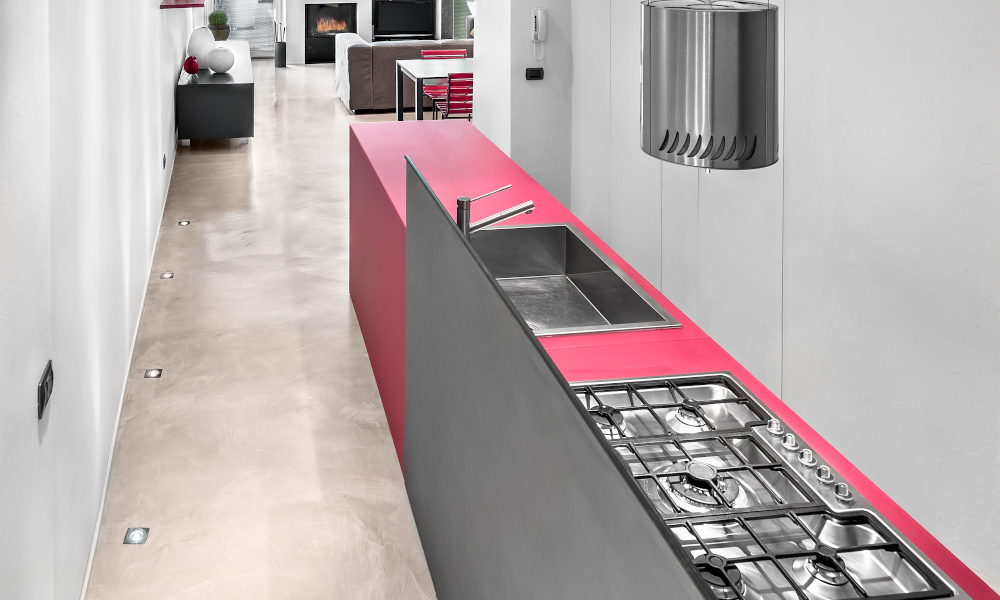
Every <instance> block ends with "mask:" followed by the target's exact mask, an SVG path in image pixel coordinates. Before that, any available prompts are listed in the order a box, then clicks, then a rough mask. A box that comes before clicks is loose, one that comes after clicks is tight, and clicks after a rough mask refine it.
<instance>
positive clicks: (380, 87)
mask: <svg viewBox="0 0 1000 600" xmlns="http://www.w3.org/2000/svg"><path fill="white" fill-rule="evenodd" d="M335 43H336V56H335V60H336V75H335V77H336V88H337V94H338V95H339V96H340V99H341V100H343V101H344V104H346V105H347V108H349V109H350V110H351V112H357V111H368V110H393V109H395V108H396V61H397V60H407V59H413V58H420V51H421V50H429V49H432V48H450V49H455V48H465V49H466V50H467V51H468V55H469V58H472V45H473V41H472V40H406V41H392V42H366V41H365V40H364V39H363V38H362V37H361V36H360V35H358V34H356V33H341V34H338V35H337V38H336V40H335ZM404 83H405V84H407V85H404V86H403V106H404V107H405V108H413V107H414V96H415V95H416V92H415V89H414V87H415V86H414V85H413V84H412V80H410V79H409V78H406V81H405V82H404ZM424 106H425V107H427V108H430V101H429V100H427V99H426V98H425V99H424Z"/></svg>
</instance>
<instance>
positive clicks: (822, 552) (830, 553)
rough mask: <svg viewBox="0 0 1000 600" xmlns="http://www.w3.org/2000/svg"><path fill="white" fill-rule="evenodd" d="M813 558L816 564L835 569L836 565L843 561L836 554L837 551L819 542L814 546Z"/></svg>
mask: <svg viewBox="0 0 1000 600" xmlns="http://www.w3.org/2000/svg"><path fill="white" fill-rule="evenodd" d="M815 560H816V564H818V565H822V566H824V567H827V568H829V569H836V568H837V566H838V565H840V564H842V563H843V560H841V558H840V557H839V556H837V551H836V550H834V549H833V548H831V547H830V546H827V545H826V544H820V545H819V547H818V548H816V559H815Z"/></svg>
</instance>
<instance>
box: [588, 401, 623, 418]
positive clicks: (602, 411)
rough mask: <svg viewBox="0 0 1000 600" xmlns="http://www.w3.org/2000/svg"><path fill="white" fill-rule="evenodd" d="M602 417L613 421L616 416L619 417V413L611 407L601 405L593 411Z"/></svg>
mask: <svg viewBox="0 0 1000 600" xmlns="http://www.w3.org/2000/svg"><path fill="white" fill-rule="evenodd" d="M593 412H595V413H597V414H599V415H601V416H602V417H605V418H607V419H614V418H615V416H616V415H620V414H621V411H619V410H618V409H617V408H615V407H613V406H608V405H607V404H602V405H600V406H598V407H597V410H595V411H593Z"/></svg>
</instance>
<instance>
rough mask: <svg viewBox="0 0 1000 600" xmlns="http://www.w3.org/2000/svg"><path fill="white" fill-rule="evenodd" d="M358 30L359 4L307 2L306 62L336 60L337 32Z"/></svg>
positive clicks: (329, 61) (354, 31) (355, 31)
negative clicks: (335, 44) (335, 42)
mask: <svg viewBox="0 0 1000 600" xmlns="http://www.w3.org/2000/svg"><path fill="white" fill-rule="evenodd" d="M357 32H358V5H357V4H306V64H312V63H331V62H334V59H335V57H336V51H335V46H334V39H335V38H336V37H337V34H338V33H357Z"/></svg>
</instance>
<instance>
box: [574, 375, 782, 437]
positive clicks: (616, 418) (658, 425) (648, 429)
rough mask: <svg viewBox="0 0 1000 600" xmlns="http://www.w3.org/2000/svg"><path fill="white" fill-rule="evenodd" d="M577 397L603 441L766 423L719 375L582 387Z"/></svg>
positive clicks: (751, 402) (753, 404)
mask: <svg viewBox="0 0 1000 600" xmlns="http://www.w3.org/2000/svg"><path fill="white" fill-rule="evenodd" d="M577 397H578V398H579V399H580V401H581V402H582V403H583V405H584V407H585V408H586V409H587V410H588V411H589V412H590V413H591V415H592V416H593V418H594V420H595V421H596V422H597V424H598V426H599V427H600V428H601V431H602V432H603V433H604V435H605V437H607V438H609V439H620V438H644V437H657V436H665V435H684V434H692V433H702V432H706V431H739V430H749V428H750V427H754V426H756V425H761V424H763V423H765V422H766V417H765V413H764V411H763V410H762V409H761V408H760V407H759V405H757V403H756V402H755V401H754V400H752V399H751V398H749V397H747V396H746V395H745V394H743V393H742V392H741V391H739V389H738V388H736V387H735V386H733V385H731V384H730V383H729V382H728V381H727V380H726V379H724V378H711V379H706V380H701V381H682V382H674V381H672V380H670V379H659V380H654V381H645V382H642V383H630V382H624V383H618V384H610V385H609V384H604V385H588V386H584V387H582V388H579V389H577Z"/></svg>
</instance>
